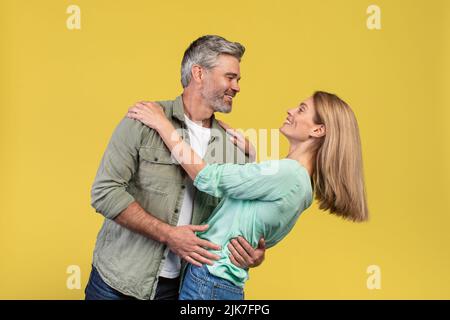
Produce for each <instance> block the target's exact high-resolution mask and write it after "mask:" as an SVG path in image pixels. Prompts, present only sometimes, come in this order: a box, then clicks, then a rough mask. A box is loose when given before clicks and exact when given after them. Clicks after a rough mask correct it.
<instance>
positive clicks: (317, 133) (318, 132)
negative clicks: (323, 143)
mask: <svg viewBox="0 0 450 320" xmlns="http://www.w3.org/2000/svg"><path fill="white" fill-rule="evenodd" d="M325 134H326V130H325V125H324V124H318V125H315V126H314V128H313V130H312V134H311V136H313V137H316V138H321V137H323V136H325Z"/></svg>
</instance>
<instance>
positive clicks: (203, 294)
mask: <svg viewBox="0 0 450 320" xmlns="http://www.w3.org/2000/svg"><path fill="white" fill-rule="evenodd" d="M179 299H180V300H244V289H243V288H241V287H238V286H235V285H234V284H233V283H231V282H230V281H228V280H225V279H222V278H219V277H216V276H214V275H212V274H211V273H209V271H208V269H207V268H206V266H205V265H203V266H202V267H196V266H194V265H191V264H189V265H188V267H187V268H186V273H185V275H184V279H183V284H182V286H181V291H180V297H179Z"/></svg>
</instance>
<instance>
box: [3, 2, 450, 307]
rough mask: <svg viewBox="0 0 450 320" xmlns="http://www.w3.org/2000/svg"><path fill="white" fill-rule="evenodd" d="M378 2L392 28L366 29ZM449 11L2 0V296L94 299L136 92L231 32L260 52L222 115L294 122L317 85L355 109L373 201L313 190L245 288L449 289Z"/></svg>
mask: <svg viewBox="0 0 450 320" xmlns="http://www.w3.org/2000/svg"><path fill="white" fill-rule="evenodd" d="M71 5H75V6H76V8H78V9H79V10H80V11H79V13H80V15H79V18H80V20H79V23H80V25H79V27H80V28H79V29H77V28H71V27H73V26H74V21H73V19H72V20H71V16H73V12H74V11H70V10H71V9H70V10H69V13H68V8H70V6H71ZM371 5H376V6H377V8H379V12H380V16H379V18H380V20H379V22H380V23H381V24H380V25H379V26H380V27H381V29H377V28H375V29H371V28H369V27H368V20H369V25H370V21H371V20H373V19H374V17H372V18H371V16H372V15H373V14H372V13H371V12H374V11H370V10H369V11H368V8H369V7H370V6H371ZM372 8H373V7H372ZM369 9H370V8H369ZM449 11H450V2H449V1H447V0H429V1H425V0H415V1H412V0H395V1H392V0H389V1H388V0H370V1H365V0H344V1H337V0H327V1H326V0H320V1H313V0H295V1H294V0H291V1H278V2H277V1H263V0H258V1H242V0H239V1H237V0H230V1H225V2H212V1H194V0H193V1H143V0H142V1H135V0H127V1H123V0H120V1H106V0H104V1H100V0H74V1H50V0H47V1H23V0H22V1H19V0H1V1H0V48H1V53H0V106H1V109H0V139H1V140H0V146H1V159H0V177H1V180H0V181H1V183H0V252H1V253H0V254H1V258H0V259H1V260H0V298H2V299H82V298H84V292H83V291H84V287H85V285H86V283H87V280H88V276H89V272H90V263H91V261H92V251H93V248H94V243H95V238H96V235H97V232H98V230H99V228H100V226H101V223H102V221H103V217H102V216H101V215H100V214H97V213H95V211H94V209H92V208H91V207H90V188H91V185H92V182H93V180H94V176H95V173H96V170H97V167H98V165H99V163H100V159H101V156H102V154H103V151H104V150H105V147H106V145H107V143H108V141H109V138H110V136H111V134H112V132H113V130H114V128H115V126H116V125H117V124H118V122H119V121H120V120H121V118H122V117H123V116H124V115H125V113H126V111H127V109H128V107H129V106H130V105H131V104H133V103H134V102H135V101H138V100H144V99H145V100H158V99H172V98H174V97H176V96H177V95H178V94H180V93H181V85H180V80H179V79H180V71H179V70H180V63H181V58H182V55H183V52H184V50H185V49H186V48H187V46H188V45H189V44H190V42H191V41H193V40H194V39H196V38H197V37H199V36H201V35H204V34H218V35H222V36H224V37H225V38H227V39H230V40H234V41H239V42H241V43H243V44H244V45H245V46H246V49H247V51H246V54H245V55H244V59H243V61H242V63H241V73H242V81H241V93H239V94H238V96H237V98H236V101H235V103H234V106H233V112H232V113H231V114H229V115H219V118H221V119H223V120H225V121H226V122H228V123H229V124H231V125H232V126H234V127H235V128H243V129H248V128H266V129H270V128H279V127H280V125H281V123H282V122H283V119H284V118H285V115H286V114H285V111H286V110H287V109H288V108H290V107H293V106H295V105H296V104H297V103H298V102H299V101H300V100H302V99H304V98H306V97H308V96H309V95H311V94H312V92H313V91H314V90H317V89H321V90H326V91H331V92H334V93H337V94H338V95H340V96H341V97H342V98H344V100H346V101H347V102H348V103H349V104H350V105H351V106H352V108H353V110H354V111H355V114H356V116H357V118H358V122H359V126H360V130H361V137H362V143H363V156H364V168H365V177H366V185H367V193H368V204H369V209H370V213H371V219H370V221H369V222H368V223H364V224H352V223H349V222H344V221H343V220H341V219H339V218H336V217H334V216H330V215H328V214H326V213H322V212H320V211H319V210H318V208H317V205H316V204H314V205H313V206H312V207H311V208H310V209H308V210H307V211H306V212H305V213H304V214H303V215H302V216H301V217H300V219H299V221H298V223H297V225H296V226H295V228H294V230H293V232H291V233H290V234H289V235H288V237H287V238H286V239H285V240H284V241H282V242H281V243H280V244H278V246H276V247H274V248H272V249H269V250H268V251H267V254H266V260H265V262H264V263H263V265H262V266H260V267H258V268H256V269H253V270H251V272H250V281H249V282H248V284H247V287H246V298H247V299H394V298H399V299H418V298H423V299H449V298H450V276H449V272H450V250H449V244H450V241H449V240H450V233H449V231H448V230H449V226H450V216H449V213H450V205H449V196H450V194H449V191H448V190H449V189H448V187H449V186H448V182H449V180H450V179H449V178H450V151H449V146H450V144H449V142H450V127H449V125H448V124H449V120H450V111H449V110H450V109H449V107H450V90H448V89H449V88H450V61H449V60H450V58H449V57H450V45H449V42H450V12H449ZM368 12H369V13H368ZM372 22H373V21H372ZM75 25H76V21H75ZM280 139H281V145H280V156H283V155H285V154H286V152H287V141H286V140H285V139H284V138H280ZM69 266H78V267H79V268H80V269H79V270H80V271H81V288H80V289H76V288H75V289H69V288H68V286H67V281H68V278H69V277H70V276H71V274H72V273H71V272H72V271H71V270H72V269H70V268H69ZM371 266H372V267H371ZM68 268H69V269H68ZM373 268H375V269H373ZM68 270H69V273H68ZM373 270H375V271H373ZM375 275H376V276H379V277H378V278H377V279H378V280H379V281H380V282H379V285H380V286H378V287H376V288H373V287H371V286H370V283H371V281H372V280H373V279H372V280H371V277H373V276H375ZM69 287H70V286H69Z"/></svg>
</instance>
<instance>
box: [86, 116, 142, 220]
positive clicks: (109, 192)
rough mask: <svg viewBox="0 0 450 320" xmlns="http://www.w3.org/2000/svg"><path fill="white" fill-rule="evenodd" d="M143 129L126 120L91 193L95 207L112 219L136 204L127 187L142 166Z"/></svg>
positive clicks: (108, 152)
mask: <svg viewBox="0 0 450 320" xmlns="http://www.w3.org/2000/svg"><path fill="white" fill-rule="evenodd" d="M142 128H143V126H142V125H141V124H139V123H138V122H137V121H135V120H131V119H128V118H124V119H123V120H122V121H121V122H120V123H119V125H118V126H117V128H116V129H115V131H114V133H113V135H112V137H111V140H110V141H109V144H108V146H107V148H106V151H105V153H104V154H103V157H102V160H101V163H100V167H99V168H98V171H97V175H96V177H95V181H94V183H93V185H92V189H91V205H92V207H94V209H95V210H96V211H97V212H99V213H101V214H102V215H103V216H105V217H106V218H108V219H114V218H115V217H116V216H117V215H119V213H120V212H122V211H123V210H125V209H126V208H127V207H128V206H129V205H130V204H131V203H132V202H134V201H135V199H134V197H133V196H132V195H131V194H130V193H128V192H127V187H128V183H129V181H130V179H131V178H132V176H133V175H134V173H135V172H136V168H137V165H138V163H137V161H138V152H139V146H140V141H141V135H142Z"/></svg>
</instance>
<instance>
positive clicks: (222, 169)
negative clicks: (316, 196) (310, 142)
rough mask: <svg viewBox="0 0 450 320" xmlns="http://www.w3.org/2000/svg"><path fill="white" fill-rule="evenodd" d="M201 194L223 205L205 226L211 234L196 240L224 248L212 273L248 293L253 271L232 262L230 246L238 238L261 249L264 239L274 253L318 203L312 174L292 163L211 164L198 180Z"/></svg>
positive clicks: (196, 180)
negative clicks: (315, 198)
mask: <svg viewBox="0 0 450 320" xmlns="http://www.w3.org/2000/svg"><path fill="white" fill-rule="evenodd" d="M194 185H195V186H196V187H197V189H199V190H201V191H203V192H206V193H208V194H210V195H212V196H215V197H219V198H222V201H221V202H220V203H219V205H218V206H217V207H216V209H215V210H214V211H213V213H212V215H211V216H210V218H209V219H208V220H207V221H206V224H208V225H209V228H208V230H206V231H205V232H199V233H197V235H198V236H199V237H200V238H202V239H206V240H208V241H211V242H213V243H216V244H218V245H220V246H221V247H222V248H221V250H219V251H215V250H211V252H213V253H215V254H217V255H219V256H220V259H219V260H217V261H215V263H214V265H212V266H209V265H207V268H208V270H209V272H210V273H211V274H213V275H215V276H218V277H221V278H223V279H226V280H229V281H231V282H232V283H233V284H235V285H236V286H239V287H243V286H244V283H245V281H246V280H247V279H248V271H247V270H245V269H242V268H239V267H236V266H235V265H234V264H233V263H232V262H231V261H230V259H229V255H230V251H229V250H228V247H227V246H228V243H229V242H230V240H231V239H233V238H236V237H237V236H242V237H244V238H245V239H246V240H247V241H248V242H249V243H250V244H251V245H252V246H253V247H257V245H258V242H259V239H260V238H261V236H263V237H264V239H265V241H266V247H267V248H269V247H272V246H274V245H275V244H277V243H278V242H279V241H280V240H281V239H283V238H284V237H285V236H286V235H287V234H288V232H289V231H290V230H291V229H292V227H293V226H294V224H295V222H296V221H297V219H298V217H299V215H300V213H301V212H302V211H304V210H305V209H307V208H308V207H309V206H310V205H311V203H312V200H313V196H312V186H311V181H310V177H309V174H308V172H307V170H306V169H305V168H304V167H303V166H302V165H300V164H299V163H298V162H297V161H295V160H291V159H283V160H269V161H264V162H261V163H247V164H244V165H239V164H231V163H226V164H210V165H207V166H206V167H205V168H203V169H202V170H201V171H200V172H199V174H198V175H197V177H196V178H195V181H194Z"/></svg>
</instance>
